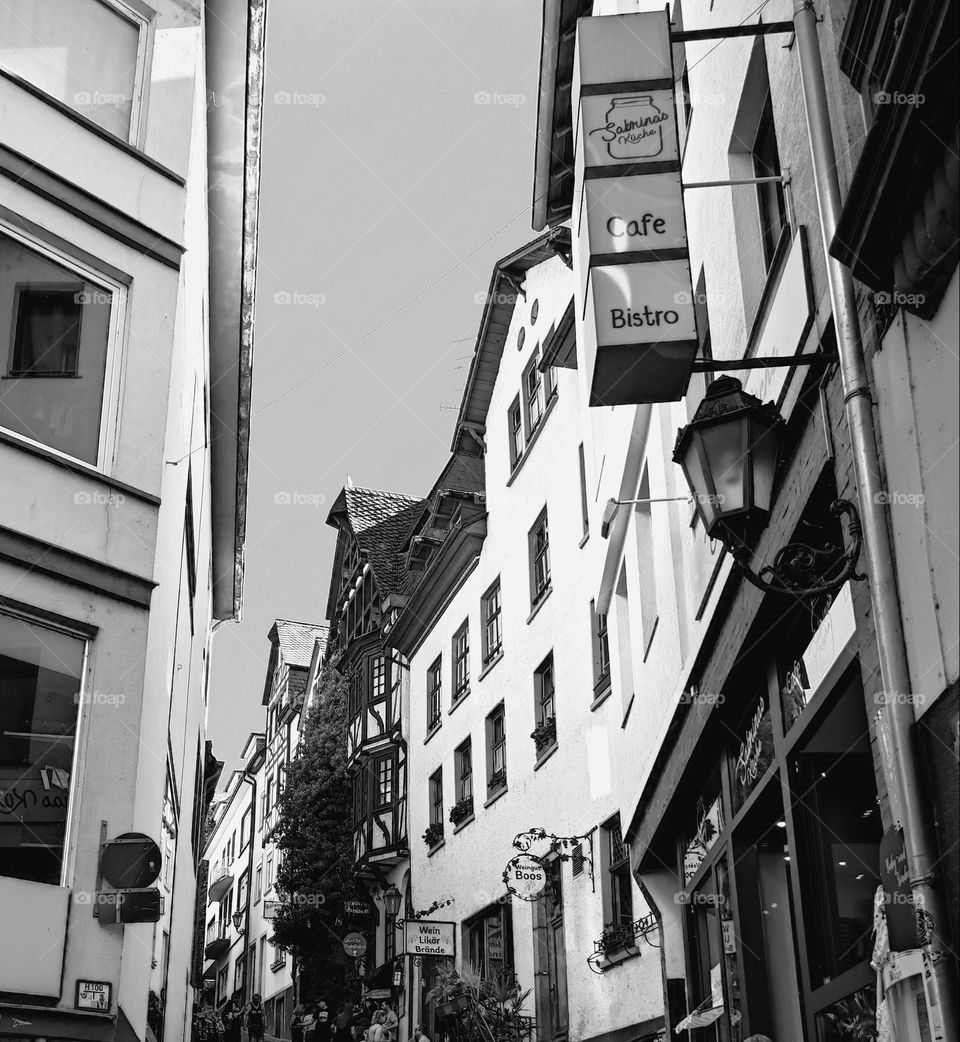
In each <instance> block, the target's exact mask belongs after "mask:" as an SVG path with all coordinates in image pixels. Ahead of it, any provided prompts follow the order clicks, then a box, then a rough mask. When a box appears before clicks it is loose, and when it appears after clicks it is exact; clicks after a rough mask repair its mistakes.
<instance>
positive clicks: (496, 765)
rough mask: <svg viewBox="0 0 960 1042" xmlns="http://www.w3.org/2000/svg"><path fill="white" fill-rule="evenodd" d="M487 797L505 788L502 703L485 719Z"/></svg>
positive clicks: (505, 753) (504, 717) (504, 731)
mask: <svg viewBox="0 0 960 1042" xmlns="http://www.w3.org/2000/svg"><path fill="white" fill-rule="evenodd" d="M486 730H487V795H488V796H492V795H493V794H494V793H497V792H499V791H500V790H501V789H505V788H506V787H507V731H506V714H505V710H504V707H503V703H502V702H501V704H500V705H498V706H497V708H496V709H494V711H493V712H492V713H491V714H490V715H489V716H488V717H487V728H486Z"/></svg>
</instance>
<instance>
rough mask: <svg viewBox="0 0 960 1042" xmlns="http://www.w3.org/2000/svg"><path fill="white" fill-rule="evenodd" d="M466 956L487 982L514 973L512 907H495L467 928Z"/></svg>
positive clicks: (496, 905) (482, 914) (464, 944)
mask: <svg viewBox="0 0 960 1042" xmlns="http://www.w3.org/2000/svg"><path fill="white" fill-rule="evenodd" d="M463 933H464V941H463V947H464V952H465V953H466V954H467V956H468V957H469V959H470V964H471V965H472V966H475V967H476V968H477V970H479V972H480V973H481V974H482V975H483V976H484V977H485V978H486V979H487V980H496V979H497V978H498V977H502V976H505V975H506V974H508V973H509V972H510V971H511V970H512V969H513V914H512V912H511V909H510V905H509V903H507V904H501V903H497V904H493V905H490V906H489V907H488V908H485V909H484V910H483V911H482V912H481V913H480V914H479V915H475V916H474V917H473V918H472V919H468V920H467V921H466V922H465V923H464V924H463Z"/></svg>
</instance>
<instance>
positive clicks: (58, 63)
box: [0, 0, 148, 141]
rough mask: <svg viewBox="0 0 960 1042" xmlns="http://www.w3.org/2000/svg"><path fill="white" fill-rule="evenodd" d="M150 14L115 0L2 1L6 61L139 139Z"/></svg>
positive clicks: (97, 119)
mask: <svg viewBox="0 0 960 1042" xmlns="http://www.w3.org/2000/svg"><path fill="white" fill-rule="evenodd" d="M147 28H148V23H147V17H146V15H144V16H138V12H137V10H136V9H135V7H134V4H133V3H130V4H126V3H125V4H120V3H116V2H113V0H43V2H42V3H37V0H5V3H4V4H3V6H2V7H0V39H2V40H3V64H4V66H6V68H8V69H10V70H11V71H12V72H15V73H16V74H17V75H18V76H22V77H23V78H24V79H25V80H28V81H29V82H30V83H32V84H33V85H34V86H35V87H39V89H40V90H42V91H44V93H46V94H49V95H50V96H51V97H53V98H55V99H56V100H57V101H60V102H62V103H63V104H65V105H67V106H69V107H70V108H71V109H73V110H74V111H76V112H79V113H80V115H82V116H86V117H87V118H88V119H90V120H92V121H93V122H94V123H96V124H97V125H98V126H101V127H103V129H104V130H108V131H110V132H111V133H112V134H116V135H117V136H118V137H122V138H123V139H124V140H125V141H129V140H135V139H136V126H137V121H138V110H139V101H140V96H141V94H142V83H143V79H144V76H145V73H146V57H147V50H146V48H147V35H148V34H147Z"/></svg>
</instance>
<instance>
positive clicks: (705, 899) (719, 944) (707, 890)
mask: <svg viewBox="0 0 960 1042" xmlns="http://www.w3.org/2000/svg"><path fill="white" fill-rule="evenodd" d="M687 901H688V907H689V908H690V913H691V914H690V920H689V934H690V962H691V969H692V975H691V980H690V988H691V993H692V994H691V997H692V999H693V1003H694V1006H695V1008H696V1009H697V1010H698V1011H699V1012H701V1013H708V1011H711V1010H712V1011H714V1012H716V1013H718V1016H716V1018H715V1019H714V1020H713V1023H712V1024H711V1026H710V1027H708V1028H707V1029H706V1030H705V1032H704V1035H703V1037H704V1040H705V1042H706V1040H710V1042H714V1040H716V1042H733V1040H734V1039H736V1038H739V1037H740V1033H739V1032H738V1031H737V1026H738V1025H740V1024H741V1023H742V1019H743V1009H742V1006H743V1000H742V995H741V992H740V975H739V971H738V968H737V947H738V943H739V941H738V937H737V933H736V927H735V922H734V918H733V906H732V903H731V900H730V878H729V874H728V870H727V856H726V854H722V855H721V856H720V857H718V858H717V859H716V861H715V862H714V863H713V865H712V866H711V868H710V870H709V871H708V872H707V873H706V876H705V877H704V879H703V881H702V882H701V883H700V885H699V886H698V887H697V888H696V889H695V890H693V891H692V892H691V893H690V894H689V896H688V898H687ZM731 1028H732V1030H731Z"/></svg>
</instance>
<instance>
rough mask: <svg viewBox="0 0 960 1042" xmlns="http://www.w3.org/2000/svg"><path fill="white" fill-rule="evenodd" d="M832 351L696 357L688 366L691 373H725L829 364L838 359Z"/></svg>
mask: <svg viewBox="0 0 960 1042" xmlns="http://www.w3.org/2000/svg"><path fill="white" fill-rule="evenodd" d="M839 359H840V356H839V355H837V354H836V353H835V352H833V351H818V352H816V353H815V354H814V353H810V352H808V353H806V354H801V355H754V356H753V357H752V358H707V359H703V358H698V359H697V360H696V361H695V362H694V363H693V364H692V365H691V367H690V371H691V372H692V373H726V372H733V371H734V370H738V369H786V368H792V367H793V366H795V365H820V364H823V365H829V364H830V363H831V362H837V361H839Z"/></svg>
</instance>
